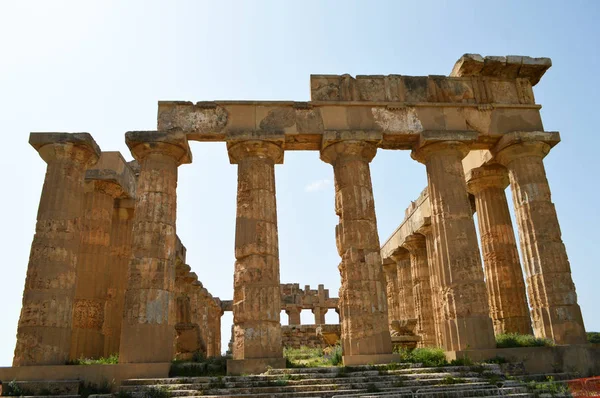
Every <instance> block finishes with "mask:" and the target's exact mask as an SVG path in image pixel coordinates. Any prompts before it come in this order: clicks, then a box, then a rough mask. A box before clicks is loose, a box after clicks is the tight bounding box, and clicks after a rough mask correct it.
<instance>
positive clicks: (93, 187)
mask: <svg viewBox="0 0 600 398" xmlns="http://www.w3.org/2000/svg"><path fill="white" fill-rule="evenodd" d="M84 192H86V193H88V192H99V193H104V194H106V195H108V196H110V197H112V198H113V199H116V198H120V197H123V196H126V195H125V194H124V191H123V188H122V187H121V186H120V185H119V184H117V183H116V182H114V181H102V180H88V179H86V181H85V185H84Z"/></svg>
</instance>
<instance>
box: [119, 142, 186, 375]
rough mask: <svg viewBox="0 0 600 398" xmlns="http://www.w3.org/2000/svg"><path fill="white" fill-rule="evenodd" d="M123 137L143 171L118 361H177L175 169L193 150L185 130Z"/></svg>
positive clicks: (134, 225) (136, 211) (141, 172)
mask: <svg viewBox="0 0 600 398" xmlns="http://www.w3.org/2000/svg"><path fill="white" fill-rule="evenodd" d="M125 139H126V143H127V145H128V146H129V148H130V149H131V152H132V154H133V156H134V157H135V159H136V160H137V161H138V162H139V164H140V175H139V177H138V185H137V195H136V202H135V214H134V219H133V232H132V234H133V243H132V257H131V261H130V263H129V278H128V279H129V280H128V286H127V292H126V294H125V311H124V318H123V324H122V328H121V346H120V350H119V361H120V362H122V363H131V362H165V361H170V360H172V359H173V345H174V344H173V342H174V340H175V338H174V337H175V336H174V332H175V330H174V320H173V319H169V318H170V317H169V314H170V313H172V311H173V310H172V306H174V305H175V303H174V297H173V291H174V284H175V241H176V235H175V220H176V211H177V196H176V195H177V193H176V190H177V167H178V166H179V165H180V164H181V163H182V162H190V161H191V154H190V150H189V147H188V144H187V140H186V137H185V134H183V133H181V132H170V133H165V132H160V131H159V132H157V131H149V132H128V133H127V134H126V135H125ZM171 318H172V317H171Z"/></svg>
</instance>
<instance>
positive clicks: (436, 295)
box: [419, 219, 446, 347]
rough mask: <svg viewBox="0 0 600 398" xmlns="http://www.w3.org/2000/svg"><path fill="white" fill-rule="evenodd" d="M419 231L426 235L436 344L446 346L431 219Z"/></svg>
mask: <svg viewBox="0 0 600 398" xmlns="http://www.w3.org/2000/svg"><path fill="white" fill-rule="evenodd" d="M419 233H421V234H423V236H425V241H426V246H427V262H428V266H429V284H430V287H431V307H432V312H433V326H434V329H435V345H436V346H437V347H445V346H446V338H445V334H443V332H444V330H445V329H444V328H443V327H442V306H441V297H442V294H441V287H440V280H439V270H438V268H437V264H438V263H439V261H437V257H436V251H435V239H434V236H433V228H431V219H429V220H428V224H427V225H424V226H422V227H421V228H419Z"/></svg>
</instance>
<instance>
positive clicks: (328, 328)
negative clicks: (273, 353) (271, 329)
mask: <svg viewBox="0 0 600 398" xmlns="http://www.w3.org/2000/svg"><path fill="white" fill-rule="evenodd" d="M341 333H342V332H341V328H340V325H289V326H282V327H281V336H282V342H283V346H284V347H289V348H301V347H310V348H325V347H329V346H331V345H334V344H335V343H336V342H337V341H339V339H340V335H341Z"/></svg>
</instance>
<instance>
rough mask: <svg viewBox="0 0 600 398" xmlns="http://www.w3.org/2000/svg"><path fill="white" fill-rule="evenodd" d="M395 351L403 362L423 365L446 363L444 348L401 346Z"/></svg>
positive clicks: (432, 365) (442, 364)
mask: <svg viewBox="0 0 600 398" xmlns="http://www.w3.org/2000/svg"><path fill="white" fill-rule="evenodd" d="M397 353H398V354H400V362H404V363H421V364H423V367H436V366H446V365H448V361H447V360H446V355H445V354H444V350H443V349H441V348H429V347H424V348H415V349H414V350H409V349H407V348H402V347H401V348H399V349H398V350H397Z"/></svg>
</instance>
